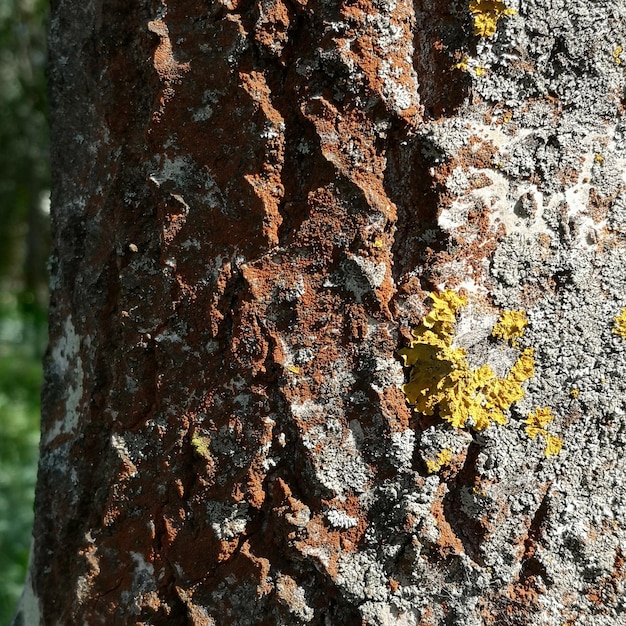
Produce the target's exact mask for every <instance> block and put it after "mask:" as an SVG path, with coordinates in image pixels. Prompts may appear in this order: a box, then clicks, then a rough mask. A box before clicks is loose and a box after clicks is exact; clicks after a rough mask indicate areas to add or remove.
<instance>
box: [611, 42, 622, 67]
mask: <svg viewBox="0 0 626 626" xmlns="http://www.w3.org/2000/svg"><path fill="white" fill-rule="evenodd" d="M622 52H624V48H623V46H617V48H615V50H613V63H615V65H621V64H622Z"/></svg>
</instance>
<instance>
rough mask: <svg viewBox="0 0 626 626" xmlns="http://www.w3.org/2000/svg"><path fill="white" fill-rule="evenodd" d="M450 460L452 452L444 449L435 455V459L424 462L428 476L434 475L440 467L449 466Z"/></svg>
mask: <svg viewBox="0 0 626 626" xmlns="http://www.w3.org/2000/svg"><path fill="white" fill-rule="evenodd" d="M451 460H452V450H450V449H449V448H445V449H444V450H442V451H441V452H440V453H439V454H438V455H437V458H436V459H434V460H427V461H426V469H427V471H428V473H429V474H434V473H435V472H438V471H439V470H440V469H441V468H442V467H446V466H447V465H450V461H451Z"/></svg>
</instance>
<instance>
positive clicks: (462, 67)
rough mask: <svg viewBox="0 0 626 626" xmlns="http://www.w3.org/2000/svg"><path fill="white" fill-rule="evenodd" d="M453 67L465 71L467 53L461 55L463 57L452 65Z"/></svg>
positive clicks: (467, 60) (467, 64)
mask: <svg viewBox="0 0 626 626" xmlns="http://www.w3.org/2000/svg"><path fill="white" fill-rule="evenodd" d="M454 67H455V69H457V70H461V71H462V72H467V70H468V69H469V57H468V56H467V54H464V55H463V58H462V59H461V60H460V61H459V62H458V63H457V64H456V65H455V66H454Z"/></svg>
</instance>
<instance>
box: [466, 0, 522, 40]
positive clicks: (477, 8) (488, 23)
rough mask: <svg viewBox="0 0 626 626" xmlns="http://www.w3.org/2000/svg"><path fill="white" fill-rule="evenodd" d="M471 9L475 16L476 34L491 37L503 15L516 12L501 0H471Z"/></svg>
mask: <svg viewBox="0 0 626 626" xmlns="http://www.w3.org/2000/svg"><path fill="white" fill-rule="evenodd" d="M469 10H470V13H471V14H472V17H473V18H474V34H475V35H479V36H480V37H491V36H492V35H493V34H494V33H495V32H496V26H497V24H498V21H499V20H500V18H501V17H503V16H504V15H515V13H516V11H515V9H510V8H508V7H507V6H506V5H505V4H504V2H500V0H471V1H470V3H469Z"/></svg>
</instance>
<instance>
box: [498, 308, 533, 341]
mask: <svg viewBox="0 0 626 626" xmlns="http://www.w3.org/2000/svg"><path fill="white" fill-rule="evenodd" d="M527 325H528V318H527V317H526V313H525V312H524V311H505V312H504V313H503V314H502V315H501V316H500V319H499V320H498V322H497V323H496V325H495V326H494V327H493V332H492V333H491V334H492V335H493V336H494V337H498V338H500V339H505V340H507V341H511V340H515V339H519V338H520V337H521V336H522V335H523V334H524V329H525V328H526V326H527Z"/></svg>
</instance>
